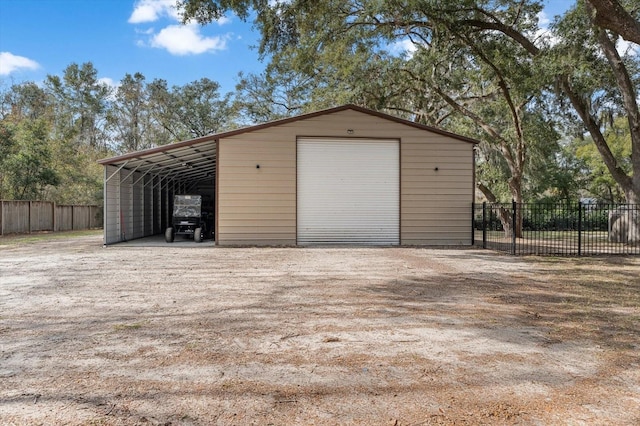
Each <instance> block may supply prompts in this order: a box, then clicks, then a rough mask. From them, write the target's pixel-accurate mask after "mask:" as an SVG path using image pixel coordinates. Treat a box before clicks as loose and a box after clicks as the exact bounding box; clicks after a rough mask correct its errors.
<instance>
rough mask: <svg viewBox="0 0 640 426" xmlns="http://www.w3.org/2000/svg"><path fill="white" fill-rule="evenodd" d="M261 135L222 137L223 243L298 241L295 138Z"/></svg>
mask: <svg viewBox="0 0 640 426" xmlns="http://www.w3.org/2000/svg"><path fill="white" fill-rule="evenodd" d="M255 136H256V135H255V132H254V133H247V134H243V135H239V136H237V137H235V138H232V139H228V140H227V139H224V140H221V141H220V144H219V153H218V155H219V159H220V160H219V164H220V169H219V170H218V173H219V175H218V206H217V208H218V237H217V240H218V243H219V244H221V245H224V244H266V245H292V244H295V235H296V228H295V224H296V222H295V220H296V216H295V214H296V210H295V200H296V199H295V194H296V174H295V171H296V168H295V167H296V163H295V158H296V157H295V139H294V140H293V142H292V143H288V142H287V141H282V140H277V139H271V140H270V141H268V142H267V141H266V140H265V139H261V138H255ZM267 144H268V146H267ZM257 165H259V166H260V168H257V167H256V166H257Z"/></svg>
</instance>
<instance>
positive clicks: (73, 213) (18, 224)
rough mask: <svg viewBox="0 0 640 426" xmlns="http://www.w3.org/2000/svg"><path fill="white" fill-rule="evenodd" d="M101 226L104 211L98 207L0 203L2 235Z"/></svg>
mask: <svg viewBox="0 0 640 426" xmlns="http://www.w3.org/2000/svg"><path fill="white" fill-rule="evenodd" d="M101 227H102V211H101V209H100V208H99V207H98V206H66V205H56V203H53V202H51V201H11V200H0V235H7V234H29V233H31V232H40V231H54V232H59V231H73V230H82V229H93V228H101Z"/></svg>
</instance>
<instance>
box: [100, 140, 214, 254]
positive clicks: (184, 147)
mask: <svg viewBox="0 0 640 426" xmlns="http://www.w3.org/2000/svg"><path fill="white" fill-rule="evenodd" d="M216 152H217V151H216V140H215V139H211V138H210V137H203V138H198V139H193V140H189V141H185V142H179V143H175V144H171V145H165V146H161V147H157V148H152V149H148V150H145V151H139V152H134V153H131V154H125V155H121V156H118V157H113V158H109V159H106V160H101V161H100V163H101V164H103V165H104V166H105V167H104V182H105V183H104V208H105V210H104V243H105V244H113V243H116V242H122V241H127V240H131V239H136V238H142V237H147V236H151V235H155V234H160V233H162V232H164V229H165V228H166V227H167V226H168V224H169V222H170V220H171V213H172V204H171V203H172V199H173V195H174V194H191V193H195V194H200V195H202V196H203V210H207V211H208V212H210V213H212V214H215V182H216V165H217V162H216V158H217V155H216Z"/></svg>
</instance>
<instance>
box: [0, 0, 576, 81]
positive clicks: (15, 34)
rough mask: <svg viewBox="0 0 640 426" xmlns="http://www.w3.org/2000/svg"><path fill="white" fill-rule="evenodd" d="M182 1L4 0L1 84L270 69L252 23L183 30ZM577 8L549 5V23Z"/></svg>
mask: <svg viewBox="0 0 640 426" xmlns="http://www.w3.org/2000/svg"><path fill="white" fill-rule="evenodd" d="M175 2H176V0H0V84H4V85H6V84H12V83H20V82H23V81H35V82H36V83H39V82H42V81H43V80H44V79H45V78H46V76H47V74H54V75H61V74H62V72H63V70H64V69H65V68H66V67H67V66H68V65H69V64H71V63H73V62H75V63H78V64H82V63H84V62H89V61H90V62H92V63H93V64H94V66H95V67H96V69H97V70H98V73H99V77H100V78H102V79H104V80H105V81H106V82H109V83H110V84H114V83H117V82H118V81H119V80H121V79H122V78H123V77H124V75H125V74H126V73H130V74H133V73H135V72H141V73H142V74H143V75H144V76H145V77H146V79H147V81H149V82H150V81H152V80H153V79H155V78H162V79H165V80H167V82H168V83H169V85H183V84H185V83H188V82H191V81H194V80H198V79H200V78H203V77H207V78H210V79H212V80H215V81H218V82H219V83H220V84H221V86H222V90H221V92H223V93H226V92H228V91H233V90H234V87H235V84H236V82H237V75H238V72H240V71H243V72H245V73H250V72H260V71H261V70H262V69H263V68H264V64H262V63H261V62H260V61H259V60H258V53H257V51H256V49H252V46H256V45H257V44H258V41H259V34H258V32H257V31H256V30H254V29H252V25H251V23H250V22H249V23H245V22H242V21H241V20H240V19H238V18H237V17H235V16H232V15H229V16H227V17H225V18H224V19H222V20H221V21H219V22H217V23H213V24H210V25H207V26H204V27H201V26H199V25H187V26H183V25H180V23H179V21H178V17H177V15H176V13H175V10H174V9H173V5H174V4H175ZM573 3H574V2H573V1H567V0H548V1H546V2H545V4H546V8H545V16H543V19H542V20H543V21H544V20H545V19H548V18H552V17H553V16H554V15H555V14H558V13H561V12H562V11H564V10H565V9H566V8H567V7H568V6H569V5H571V4H573Z"/></svg>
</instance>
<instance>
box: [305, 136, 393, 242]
mask: <svg viewBox="0 0 640 426" xmlns="http://www.w3.org/2000/svg"><path fill="white" fill-rule="evenodd" d="M399 169H400V164H399V141H397V140H354V139H316V138H300V139H298V158H297V179H298V188H297V207H298V214H297V218H298V227H297V230H298V243H299V244H318V243H357V244H399V242H400V233H399V217H400V212H399V204H400V196H399V182H400V172H399Z"/></svg>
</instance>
